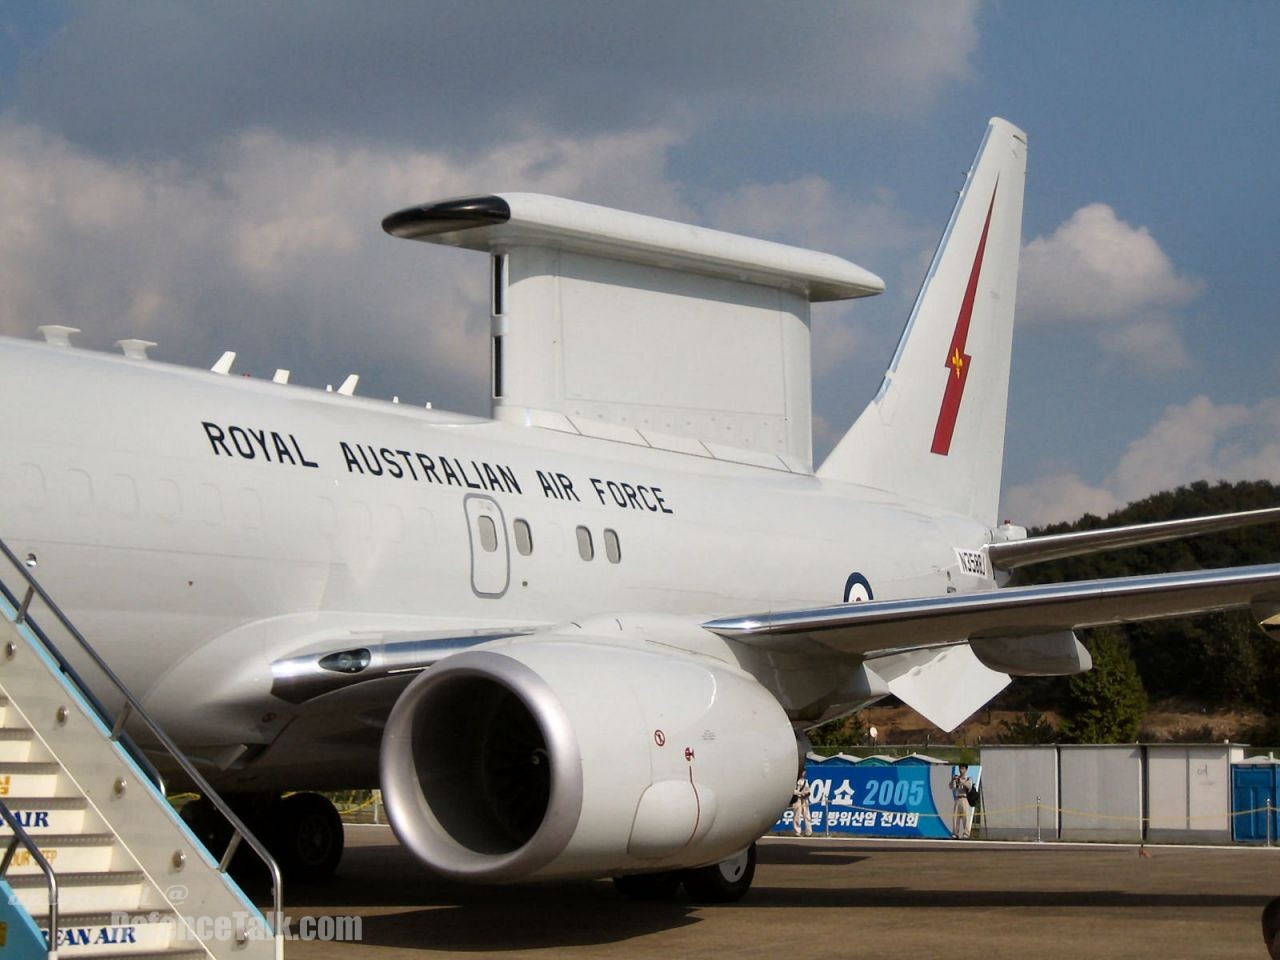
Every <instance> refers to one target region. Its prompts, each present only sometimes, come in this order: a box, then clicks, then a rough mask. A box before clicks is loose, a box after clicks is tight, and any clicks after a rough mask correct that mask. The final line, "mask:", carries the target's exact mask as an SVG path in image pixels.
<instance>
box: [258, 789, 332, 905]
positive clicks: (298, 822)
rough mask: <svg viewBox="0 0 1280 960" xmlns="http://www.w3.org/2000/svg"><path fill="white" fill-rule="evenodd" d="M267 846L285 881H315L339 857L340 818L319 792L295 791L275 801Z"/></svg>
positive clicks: (328, 873) (327, 872)
mask: <svg viewBox="0 0 1280 960" xmlns="http://www.w3.org/2000/svg"><path fill="white" fill-rule="evenodd" d="M267 846H268V847H269V848H270V850H271V852H272V853H274V854H275V856H276V858H277V859H278V860H279V863H280V870H281V872H282V873H283V874H284V877H285V879H286V880H291V881H293V882H294V883H318V882H319V881H321V880H327V879H328V878H329V877H331V876H333V872H334V871H335V870H336V869H337V868H338V861H340V860H341V859H342V848H343V829H342V818H341V817H340V816H338V811H337V809H336V808H335V807H334V805H333V804H332V803H330V802H329V801H328V800H326V799H325V798H324V797H322V796H320V794H318V793H294V794H291V795H289V796H287V797H285V798H284V799H282V800H280V801H279V802H278V803H276V805H275V808H274V809H273V810H272V814H271V829H270V833H269V840H268V843H267Z"/></svg>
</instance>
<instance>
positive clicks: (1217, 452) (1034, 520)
mask: <svg viewBox="0 0 1280 960" xmlns="http://www.w3.org/2000/svg"><path fill="white" fill-rule="evenodd" d="M1197 480H1208V481H1209V482H1211V483H1212V482H1216V481H1219V480H1226V481H1240V480H1272V481H1280V398H1277V397H1271V398H1267V399H1264V400H1261V401H1259V402H1258V403H1256V404H1254V405H1253V406H1246V405H1243V404H1217V403H1214V402H1213V401H1212V400H1211V399H1209V398H1208V397H1205V396H1199V397H1195V398H1194V399H1192V400H1191V401H1189V402H1188V403H1186V404H1182V405H1175V406H1170V407H1168V408H1167V409H1166V410H1165V411H1164V414H1163V415H1162V416H1161V417H1160V419H1159V420H1157V421H1156V422H1155V423H1154V424H1153V425H1152V426H1151V428H1150V429H1149V430H1148V431H1147V432H1146V433H1145V434H1144V435H1143V436H1141V437H1139V438H1138V439H1137V440H1135V441H1133V442H1132V443H1131V444H1129V447H1128V449H1126V451H1125V453H1124V455H1123V456H1122V457H1121V458H1120V460H1119V462H1118V463H1117V464H1116V465H1115V467H1114V468H1113V469H1112V470H1111V471H1110V472H1109V473H1108V474H1107V476H1106V477H1105V478H1104V479H1103V481H1102V482H1101V483H1100V484H1099V485H1097V486H1091V485H1090V484H1088V483H1086V482H1084V481H1083V480H1081V479H1080V478H1079V477H1078V476H1077V475H1075V474H1074V473H1065V474H1051V475H1047V476H1044V477H1041V478H1039V479H1037V480H1035V481H1033V482H1031V483H1028V484H1024V485H1021V486H1017V487H1012V488H1010V489H1009V490H1006V491H1005V494H1004V498H1003V503H1004V506H1005V513H1006V514H1007V515H1008V516H1009V517H1010V518H1011V519H1013V520H1014V522H1015V523H1022V524H1027V525H1030V524H1036V525H1041V524H1045V523H1052V522H1057V521H1062V520H1074V519H1076V518H1077V517H1079V516H1080V515H1082V514H1083V513H1086V512H1089V513H1094V514H1097V515H1099V516H1101V515H1105V514H1106V513H1109V512H1110V511H1112V510H1116V509H1118V508H1120V507H1122V506H1124V505H1125V504H1127V503H1131V502H1132V501H1134V500H1139V499H1141V498H1143V497H1146V496H1149V495H1151V494H1153V493H1158V492H1159V491H1161V490H1169V489H1172V488H1174V487H1177V486H1181V485H1184V484H1187V483H1192V482H1194V481H1197Z"/></svg>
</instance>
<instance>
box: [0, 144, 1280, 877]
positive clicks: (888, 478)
mask: <svg viewBox="0 0 1280 960" xmlns="http://www.w3.org/2000/svg"><path fill="white" fill-rule="evenodd" d="M1025 165H1026V137H1025V135H1024V134H1023V133H1022V132H1021V131H1020V130H1018V129H1017V128H1015V127H1013V126H1012V125H1010V124H1009V123H1006V122H1004V121H1002V120H993V121H992V122H991V124H990V126H989V128H988V129H987V132H986V136H985V138H984V140H983V142H982V146H981V149H980V150H979V153H978V156H977V159H976V160H975V162H974V165H973V167H972V169H971V170H970V172H969V175H968V179H967V182H966V184H965V187H964V190H963V192H962V194H961V196H960V199H959V202H958V204H957V206H956V208H955V211H954V213H953V214H952V217H951V221H950V224H949V225H948V227H947V230H946V233H945V235H944V236H943V239H942V243H941V245H940V246H939V248H938V251H937V254H936V256H935V258H934V260H933V263H932V265H931V267H930V268H929V272H928V275H927V276H926V278H925V282H924V285H923V288H922V290H921V292H920V295H919V298H918V299H917V301H916V304H915V307H914V309H913V310H912V313H911V316H910V318H909V320H908V322H907V325H906V329H905V331H904V333H903V335H902V338H901V342H900V343H899V345H898V348H897V351H896V352H895V354H894V356H893V358H892V361H891V362H890V364H889V367H888V370H887V372H886V373H885V375H884V380H883V383H882V384H881V385H880V388H879V390H878V392H877V393H876V394H875V397H874V399H873V400H872V401H871V403H870V404H869V406H868V407H867V408H866V410H865V411H864V412H863V413H862V415H861V416H860V417H859V418H858V419H857V421H856V422H855V423H854V424H853V426H852V428H851V429H850V430H849V432H848V434H847V435H846V436H845V437H844V439H843V440H842V441H841V442H840V443H839V445H838V446H837V447H836V448H835V450H834V451H833V452H832V453H831V455H830V456H829V457H828V458H827V459H826V461H825V462H824V463H822V465H821V466H819V467H818V468H817V469H816V470H815V469H814V468H813V465H812V459H811V440H810V393H809V391H810V386H809V383H810V378H809V362H810V361H809V309H810V303H811V302H820V301H829V300H837V299H843V298H851V297H862V296H868V295H872V294H875V293H879V292H881V290H882V289H883V284H882V282H881V281H880V279H879V278H877V277H876V276H874V275H873V274H871V273H869V272H868V271H866V270H864V269H862V268H861V267H858V266H855V265H854V264H852V263H849V262H847V261H845V260H841V259H839V258H836V257H832V256H827V255H823V254H819V253H814V252H811V251H806V250H800V249H796V248H793V247H787V246H783V245H779V244H774V243H766V242H763V241H759V240H753V239H748V238H744V237H738V236H733V235H729V234H725V233H720V232H717V231H712V230H706V229H702V228H699V227H693V226H687V225H682V224H675V223H670V222H667V221H662V220H657V219H653V218H649V217H643V216H637V215H634V214H629V213H622V212H618V211H613V210H607V209H604V208H600V207H595V206H589V205H586V204H581V203H575V202H571V201H568V200H562V199H557V198H552V197H545V196H537V195H527V194H509V195H501V196H479V197H470V198H466V199H461V200H448V201H444V202H439V203H431V204H426V205H424V206H419V207H414V208H411V209H408V210H404V211H401V212H400V213H396V214H394V215H392V216H390V217H388V218H387V219H386V220H385V221H384V224H383V226H384V228H385V229H386V230H387V232H389V233H390V234H392V235H394V236H397V237H403V238H408V239H416V240H424V241H429V242H435V243H444V244H452V245H457V246H462V247H467V248H470V249H476V250H480V251H485V252H487V253H488V254H489V256H490V261H491V264H492V270H493V290H492V300H493V302H492V324H493V338H492V346H493V418H492V419H481V418H477V417H471V416H462V415H457V414H452V413H446V412H442V411H437V410H432V409H420V408H415V407H411V406H409V405H407V404H401V403H388V402H383V401H377V400H371V399H366V398H362V397H360V396H357V395H355V390H356V380H355V378H354V377H350V378H348V379H347V381H346V382H344V383H343V385H342V386H341V388H340V389H338V390H337V391H332V390H330V391H321V390H312V389H307V388H304V387H300V386H296V385H289V384H288V372H287V371H284V370H281V371H279V372H278V373H277V375H276V376H275V378H274V379H273V380H272V381H270V382H267V381H257V380H250V379H245V378H242V377H233V376H227V375H226V374H228V373H229V372H230V370H231V369H232V365H233V363H234V361H235V356H234V354H233V353H230V352H228V353H227V354H226V355H224V356H223V357H222V358H221V359H220V360H219V361H218V363H217V364H216V365H215V368H214V370H213V371H201V370H193V369H187V368H181V367H176V366H171V365H166V364H163V363H159V362H156V361H154V360H149V359H147V354H146V349H147V347H148V346H149V344H145V343H143V342H141V341H127V342H124V343H123V349H124V352H125V354H126V355H124V356H115V355H106V354H102V353H95V352H90V351H85V350H79V349H76V348H74V346H72V345H71V343H70V335H71V332H72V331H69V330H68V329H67V328H61V327H58V328H46V329H45V333H46V340H47V341H48V342H46V343H38V342H26V341H17V340H8V339H6V340H4V341H3V343H0V398H2V408H3V409H4V410H5V421H4V427H3V431H4V433H3V436H4V440H5V446H6V450H7V455H6V457H5V460H4V464H3V467H0V535H2V536H3V538H4V540H5V541H6V542H7V543H8V544H9V545H10V547H11V549H12V550H13V551H14V552H15V553H16V555H18V556H20V557H28V558H29V562H31V563H35V564H38V568H37V569H38V574H39V577H40V579H41V581H42V583H43V584H44V586H45V587H46V588H47V589H48V590H49V591H50V593H51V594H52V596H53V597H54V598H55V599H56V600H58V601H59V602H60V603H61V605H62V606H63V607H64V608H65V609H66V610H67V611H68V612H69V613H70V615H71V617H72V618H73V620H75V621H76V623H77V624H78V625H79V626H80V628H81V630H82V631H83V632H84V633H85V634H86V635H87V636H88V637H89V638H90V640H91V641H93V642H94V644H95V646H96V647H97V649H98V650H99V651H100V653H101V654H102V655H103V656H104V657H105V659H106V660H107V662H108V663H110V664H111V665H112V666H113V668H114V669H115V670H116V672H117V673H118V674H120V675H121V676H122V677H124V678H125V679H126V680H127V681H128V683H129V684H130V686H131V687H132V689H133V690H134V691H135V692H136V693H138V694H140V695H141V696H142V698H143V700H144V702H145V703H146V705H147V707H148V709H149V710H150V711H152V713H153V714H154V715H155V716H157V717H158V718H159V719H160V721H161V722H162V724H163V725H164V726H165V728H166V729H167V731H168V732H169V733H170V735H171V736H172V737H173V738H174V739H175V740H176V741H177V742H178V743H179V744H181V745H182V746H183V747H184V748H185V749H186V750H187V751H189V753H190V754H191V755H193V756H194V757H195V758H197V759H198V760H199V762H200V763H202V764H203V765H204V767H205V769H206V770H207V771H208V773H209V776H210V778H211V779H212V780H213V781H214V782H215V783H216V784H217V786H218V787H219V789H220V790H223V791H225V792H227V793H229V794H230V795H232V797H233V798H235V799H236V800H237V802H238V804H239V806H240V809H242V810H244V811H245V812H246V814H247V815H249V816H250V817H251V822H255V823H258V824H259V825H261V827H262V829H264V830H265V832H266V834H267V836H266V840H267V843H268V845H269V846H271V847H273V848H274V849H276V850H277V851H279V852H280V855H281V856H282V858H283V860H284V865H285V867H286V869H287V870H290V871H292V872H293V874H294V875H304V876H323V875H326V874H327V873H328V872H330V871H332V870H333V868H334V867H335V866H336V864H337V862H338V858H339V856H340V855H341V849H342V833H341V830H342V827H341V823H340V822H339V820H338V818H337V816H336V814H335V813H334V811H333V809H332V806H331V805H329V804H328V803H327V801H323V800H322V799H320V798H319V797H318V796H317V795H316V794H309V793H302V794H294V795H293V796H291V797H289V798H287V799H285V800H283V801H281V800H279V797H280V795H281V794H282V793H283V792H285V791H299V790H320V789H340V788H364V787H374V786H378V785H380V786H381V788H382V790H383V797H384V800H385V804H386V808H387V811H388V814H389V817H390V819H391V823H392V825H393V826H394V828H395V831H396V834H397V835H398V837H399V838H400V840H401V841H402V842H403V843H404V845H405V846H406V847H407V848H408V849H409V850H411V851H412V852H413V853H414V854H415V855H416V856H417V857H418V858H420V859H421V861H422V862H423V863H425V864H426V865H428V866H429V867H431V868H433V869H434V870H436V871H439V872H441V873H443V874H445V875H447V876H449V877H454V878H458V879H463V880H474V881H508V880H516V879H522V878H556V877H583V876H612V877H615V878H619V886H620V887H621V888H622V889H623V890H624V891H625V892H628V893H631V894H634V895H637V896H664V895H669V894H672V893H674V892H675V891H676V890H677V888H678V887H679V886H680V885H681V884H683V885H684V887H685V888H686V889H687V891H688V892H689V893H690V895H692V896H693V897H695V898H699V899H707V900H726V899H732V898H736V897H738V896H741V895H742V894H743V893H744V892H745V891H746V890H747V888H748V887H749V885H750V883H751V878H752V874H753V872H754V846H753V844H754V841H755V840H756V839H757V838H758V837H759V836H760V835H761V834H763V833H764V832H765V831H766V830H768V829H769V828H770V827H771V825H772V824H773V823H774V821H775V818H776V817H777V816H778V813H779V811H780V810H782V809H783V808H784V807H785V806H786V804H787V802H788V799H789V795H790V793H791V790H792V786H793V783H794V780H795V776H796V769H797V762H798V754H800V755H802V754H803V753H804V750H805V744H806V741H805V738H804V734H803V731H804V730H805V729H806V728H809V727H812V726H814V725H816V724H819V723H822V722H824V721H827V720H830V719H832V718H835V717H839V716H841V715H844V714H847V713H849V712H851V711H854V710H857V709H860V708H862V707H864V706H866V705H868V704H871V703H874V702H875V701H877V700H880V699H881V698H883V697H885V696H888V695H890V694H893V695H896V696H897V697H899V698H901V699H902V700H903V701H904V702H906V703H908V704H910V705H911V706H912V707H914V708H915V709H916V710H918V711H919V712H920V713H922V714H923V715H924V716H925V717H927V718H928V719H930V720H931V721H932V722H934V723H936V724H937V725H938V726H940V727H941V728H943V729H945V730H949V729H952V728H954V727H955V726H956V725H957V724H959V723H960V722H961V721H963V720H964V719H965V718H966V717H967V716H969V715H970V714H971V713H972V712H973V711H974V710H976V709H977V708H978V707H980V706H981V705H983V704H984V703H986V702H987V701H988V700H989V699H990V698H991V697H993V696H994V695H995V694H996V693H997V692H998V691H999V690H1001V689H1002V688H1003V687H1004V686H1005V685H1006V684H1007V683H1009V679H1010V675H1047V674H1070V673H1075V672H1078V671H1082V670H1086V669H1088V668H1089V666H1090V660H1089V655H1088V652H1087V651H1086V650H1085V649H1084V647H1083V646H1082V645H1081V644H1080V643H1079V642H1078V641H1077V639H1076V637H1075V634H1074V633H1073V630H1074V629H1076V628H1079V627H1088V626H1095V625H1099V624H1106V623H1116V622H1123V621H1130V620H1139V619H1145V618H1155V617H1167V616H1180V615H1185V614H1190V613H1194V612H1197V611H1204V610H1218V609H1226V608H1230V607H1247V606H1250V605H1252V606H1253V607H1254V608H1255V612H1256V614H1257V618H1258V619H1259V621H1268V620H1270V619H1271V618H1272V617H1273V616H1274V615H1275V613H1276V611H1277V609H1280V607H1278V606H1277V605H1276V603H1275V598H1276V597H1277V596H1280V566H1265V567H1253V568H1239V569H1229V570H1215V571H1201V572H1195V573H1179V574H1170V575H1165V576H1156V577H1143V578H1136V579H1121V580H1109V581H1102V582H1093V583H1066V584H1056V585H1053V586H1040V587H1026V588H1007V587H1004V586H1003V585H1004V584H1006V583H1007V582H1008V579H1009V572H1010V571H1011V570H1012V569H1014V568H1015V567H1017V566H1020V565H1023V564H1028V563H1034V562H1036V561H1039V560H1044V559H1048V558H1054V557H1062V556H1068V555H1073V554H1081V553H1086V552H1090V551H1095V550H1100V549H1109V548H1113V547H1118V546H1126V545H1134V544H1139V543H1147V542H1152V541H1155V540H1160V539H1169V538H1173V537H1178V536H1185V535H1189V534H1193V533H1203V532H1209V531H1214V530H1222V529H1229V528H1232V527H1238V526H1243V525H1245V524H1249V523H1258V522H1264V521H1273V520H1275V519H1277V518H1278V517H1280V510H1264V511H1255V512H1252V513H1248V514H1233V515H1226V516H1221V517H1212V518H1204V519H1199V520H1191V521H1181V522H1177V523H1171V524H1155V525H1150V526H1143V527H1135V528H1126V529H1121V530H1105V531H1097V532H1088V533H1078V534H1070V535H1065V536H1050V537H1041V538H1034V539H1027V538H1026V536H1025V531H1024V530H1022V529H1021V528H1017V527H1013V526H1010V525H1008V524H1005V525H998V524H997V513H996V510H997V498H998V495H999V490H1000V477H1001V464H1002V458H1003V447H1004V425H1005V410H1006V405H1007V393H1008V379H1009V365H1010V345H1011V340H1012V333H1013V317H1014V296H1015V287H1016V275H1017V263H1018V251H1019V244H1020V229H1021V215H1022V195H1023V186H1024V181H1025ZM1081 296H1088V291H1087V290H1084V291H1081ZM425 312H426V311H425V309H424V313H425ZM197 809H198V808H197Z"/></svg>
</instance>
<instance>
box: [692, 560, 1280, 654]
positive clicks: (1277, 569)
mask: <svg viewBox="0 0 1280 960" xmlns="http://www.w3.org/2000/svg"><path fill="white" fill-rule="evenodd" d="M1277 598H1280V564H1266V565H1262V566H1254V567H1231V568H1227V569H1223V570H1197V571H1192V572H1189V573H1167V574H1159V575H1155V576H1145V577H1123V578H1118V579H1113V580H1087V581H1081V582H1077V583H1055V584H1048V585H1042V586H1031V587H1009V588H1005V589H1001V590H988V591H981V592H976V593H953V594H948V595H946V596H941V597H925V598H919V599H908V600H873V601H868V602H865V603H853V604H837V605H834V606H830V607H819V608H816V609H812V610H791V611H785V612H771V613H762V614H755V615H749V616H744V617H726V618H722V619H718V620H710V621H708V622H706V623H704V624H703V627H704V628H705V629H707V630H710V631H711V632H712V633H716V634H718V635H720V636H722V637H726V638H730V639H733V640H736V641H737V642H739V643H744V644H747V645H750V646H756V647H762V648H765V649H770V650H797V649H801V650H803V649H806V648H808V649H812V648H813V647H814V646H820V647H825V648H826V649H828V650H833V651H836V652H839V653H843V654H852V655H858V656H862V657H866V658H872V657H879V656H883V655H886V654H889V653H892V652H896V651H900V650H906V649H912V648H917V647H927V646H931V645H937V644H949V643H962V642H964V641H967V640H970V639H973V638H977V637H1017V636H1022V635H1030V634H1049V633H1053V632H1056V631H1063V630H1073V629H1076V628H1080V627H1097V626H1103V625H1105V624H1113V623H1129V622H1134V621H1139V620H1156V619H1161V618H1165V617H1180V616H1189V615H1191V614H1197V613H1207V612H1212V611H1217V610H1228V609H1235V608H1239V607H1248V606H1250V605H1251V604H1258V603H1265V602H1267V601H1274V600H1276V599H1277ZM878 670H879V665H878V664H877V671H878Z"/></svg>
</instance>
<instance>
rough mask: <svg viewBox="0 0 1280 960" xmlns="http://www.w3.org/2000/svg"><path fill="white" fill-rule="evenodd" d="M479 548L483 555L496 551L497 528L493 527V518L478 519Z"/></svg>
mask: <svg viewBox="0 0 1280 960" xmlns="http://www.w3.org/2000/svg"><path fill="white" fill-rule="evenodd" d="M477 525H478V526H479V527H480V546H481V547H482V548H483V549H484V552H485V553H493V551H495V550H497V549H498V528H497V527H495V526H494V525H493V517H480V518H479V520H478V521H477Z"/></svg>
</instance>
